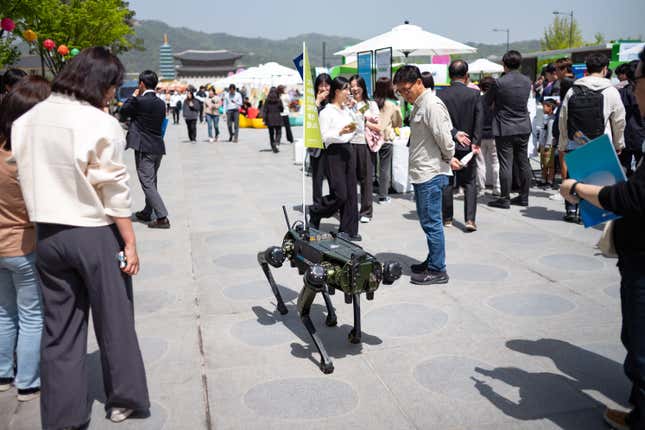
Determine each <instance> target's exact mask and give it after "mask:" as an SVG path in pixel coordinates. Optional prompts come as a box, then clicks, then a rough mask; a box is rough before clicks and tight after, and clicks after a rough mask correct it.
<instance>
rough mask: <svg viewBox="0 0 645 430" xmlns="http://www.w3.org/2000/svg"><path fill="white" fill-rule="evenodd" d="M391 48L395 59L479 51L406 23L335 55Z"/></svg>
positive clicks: (345, 55) (348, 54) (346, 55)
mask: <svg viewBox="0 0 645 430" xmlns="http://www.w3.org/2000/svg"><path fill="white" fill-rule="evenodd" d="M390 47H391V48H392V55H393V56H394V57H408V56H417V57H418V56H428V55H451V54H472V53H474V52H476V51H477V49H475V48H473V47H472V46H468V45H464V44H463V43H460V42H457V41H454V40H452V39H448V38H447V37H443V36H439V35H438V34H434V33H430V32H429V31H425V30H423V29H422V28H421V27H419V26H418V25H412V24H409V23H408V22H407V21H406V23H405V24H403V25H398V26H396V27H394V28H393V29H392V30H390V31H388V32H387V33H383V34H380V35H378V36H375V37H372V38H371V39H367V40H365V41H363V42H360V43H357V44H356V45H353V46H350V47H348V48H345V49H343V50H342V51H338V52H336V53H334V55H342V56H344V57H348V56H350V55H353V54H356V53H358V52H363V51H374V50H377V49H382V48H390Z"/></svg>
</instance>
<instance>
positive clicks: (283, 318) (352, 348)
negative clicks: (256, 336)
mask: <svg viewBox="0 0 645 430" xmlns="http://www.w3.org/2000/svg"><path fill="white" fill-rule="evenodd" d="M336 297H342V295H336ZM321 299H322V298H321ZM333 299H334V296H332V300H333ZM347 306H351V305H347ZM252 309H253V312H254V313H255V315H256V316H257V318H258V322H259V323H260V324H262V325H273V324H283V325H284V326H285V327H287V328H288V329H289V330H290V331H291V332H292V333H293V334H295V335H296V336H298V337H299V338H300V340H301V341H302V343H295V342H294V343H292V344H291V355H293V356H294V357H298V358H306V359H308V360H310V361H311V362H312V363H314V364H315V365H316V366H319V365H320V361H319V360H318V358H319V355H318V350H317V349H316V347H315V345H314V344H313V342H312V340H311V337H310V336H309V333H308V332H307V329H306V328H305V326H304V325H303V324H302V322H301V321H300V318H299V316H298V310H297V308H296V306H294V305H287V309H288V310H289V313H288V314H286V315H281V314H280V313H279V312H278V310H277V309H276V310H273V311H269V310H267V309H265V308H263V307H261V306H253V308H252ZM326 316H327V310H326V308H325V306H323V305H320V304H313V305H312V306H311V319H312V320H313V322H314V325H315V326H316V333H317V334H318V336H320V339H321V340H322V343H323V345H324V346H325V349H326V350H327V353H328V354H329V356H330V357H331V358H343V357H346V356H348V355H356V354H360V353H361V351H362V350H363V344H364V343H366V344H368V345H380V344H381V343H383V341H382V340H381V339H380V338H378V337H376V336H372V335H370V334H367V333H365V331H363V332H362V337H361V343H359V344H352V343H350V342H349V340H348V338H347V335H348V334H349V332H350V330H351V329H352V327H353V326H352V325H350V324H343V325H341V326H337V327H327V326H326V325H325V318H326ZM351 323H352V324H353V321H351Z"/></svg>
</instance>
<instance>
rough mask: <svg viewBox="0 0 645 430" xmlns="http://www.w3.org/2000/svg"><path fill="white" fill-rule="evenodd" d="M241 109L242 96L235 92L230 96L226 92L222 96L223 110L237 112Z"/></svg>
mask: <svg viewBox="0 0 645 430" xmlns="http://www.w3.org/2000/svg"><path fill="white" fill-rule="evenodd" d="M241 107H242V94H240V93H238V92H237V91H235V94H233V95H231V93H229V92H228V91H227V92H226V94H224V110H225V111H226V110H237V109H239V108H241Z"/></svg>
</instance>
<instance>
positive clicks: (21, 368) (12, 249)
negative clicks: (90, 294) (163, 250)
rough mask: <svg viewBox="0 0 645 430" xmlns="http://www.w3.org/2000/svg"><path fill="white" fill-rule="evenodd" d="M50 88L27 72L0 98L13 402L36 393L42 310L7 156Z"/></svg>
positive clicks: (1, 295)
mask: <svg viewBox="0 0 645 430" xmlns="http://www.w3.org/2000/svg"><path fill="white" fill-rule="evenodd" d="M49 92H50V85H49V82H48V81H47V80H46V79H44V78H41V77H40V76H28V77H24V78H22V79H21V80H20V81H18V82H17V83H16V84H14V87H13V89H12V90H11V91H10V92H9V93H7V94H6V96H5V97H3V98H2V102H1V103H0V189H1V190H2V193H0V392H2V391H7V390H9V389H11V386H12V385H15V386H16V388H17V390H18V401H23V402H24V401H28V400H32V399H35V398H37V397H38V396H39V395H40V370H39V368H40V334H41V332H42V327H43V314H42V303H41V302H42V301H41V297H40V285H39V282H38V277H37V275H36V267H35V260H36V253H35V249H36V229H35V227H34V225H33V224H32V223H31V222H30V221H29V215H28V214H27V208H26V206H25V201H24V199H23V197H22V191H20V185H19V183H18V172H17V171H16V165H15V163H8V162H7V160H8V159H10V157H11V126H12V124H13V122H14V121H15V120H16V119H17V118H18V117H20V116H21V115H22V114H24V113H25V112H27V111H28V110H29V109H31V108H32V107H34V106H35V105H36V104H37V103H39V102H41V101H43V100H44V99H46V98H47V96H49ZM14 355H15V357H16V358H17V360H14ZM16 361H17V366H15V367H16V370H17V371H16V372H15V373H14V365H15V364H16Z"/></svg>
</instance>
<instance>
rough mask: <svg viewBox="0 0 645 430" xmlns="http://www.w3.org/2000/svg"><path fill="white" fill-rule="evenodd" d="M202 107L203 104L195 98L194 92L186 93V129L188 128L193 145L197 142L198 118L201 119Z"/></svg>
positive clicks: (184, 111) (184, 113)
mask: <svg viewBox="0 0 645 430" xmlns="http://www.w3.org/2000/svg"><path fill="white" fill-rule="evenodd" d="M201 105H202V104H201V102H200V101H199V100H197V99H196V98H195V94H194V93H193V91H188V92H187V93H186V100H184V110H183V112H182V113H183V115H184V120H185V121H186V127H187V128H188V139H189V140H190V141H191V142H193V143H194V142H196V141H197V118H199V110H200V109H201Z"/></svg>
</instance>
